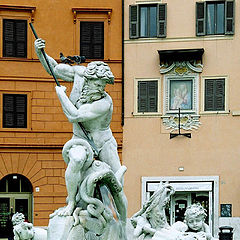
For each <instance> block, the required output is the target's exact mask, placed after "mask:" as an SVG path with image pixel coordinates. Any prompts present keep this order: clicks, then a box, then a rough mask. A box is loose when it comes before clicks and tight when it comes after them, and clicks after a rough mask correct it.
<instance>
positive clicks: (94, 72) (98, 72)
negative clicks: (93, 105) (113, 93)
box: [84, 61, 114, 84]
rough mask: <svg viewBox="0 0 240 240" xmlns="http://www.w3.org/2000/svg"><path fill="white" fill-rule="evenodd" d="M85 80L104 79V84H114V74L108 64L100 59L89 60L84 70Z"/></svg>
mask: <svg viewBox="0 0 240 240" xmlns="http://www.w3.org/2000/svg"><path fill="white" fill-rule="evenodd" d="M84 78H85V80H98V79H101V80H105V82H106V84H114V76H113V73H112V72H111V70H110V67H109V66H108V64H106V63H104V62H102V61H93V62H90V63H89V64H88V65H87V67H86V70H85V72H84Z"/></svg>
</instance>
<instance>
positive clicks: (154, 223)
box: [131, 183, 174, 240]
mask: <svg viewBox="0 0 240 240" xmlns="http://www.w3.org/2000/svg"><path fill="white" fill-rule="evenodd" d="M173 193H174V189H173V187H172V186H171V185H169V184H167V183H160V184H159V187H158V189H157V190H156V191H155V192H154V194H153V195H152V196H151V197H150V199H149V200H148V201H147V202H146V203H145V204H144V205H143V207H142V208H141V209H140V211H139V212H137V213H136V214H134V215H133V216H132V218H131V222H132V224H133V226H134V228H135V229H134V234H133V235H134V237H135V238H137V239H144V240H145V239H146V240H147V239H152V236H154V234H155V233H156V231H158V230H161V229H163V228H168V227H169V224H168V223H167V219H166V214H165V207H166V205H167V203H168V202H169V201H170V196H171V195H172V194H173Z"/></svg>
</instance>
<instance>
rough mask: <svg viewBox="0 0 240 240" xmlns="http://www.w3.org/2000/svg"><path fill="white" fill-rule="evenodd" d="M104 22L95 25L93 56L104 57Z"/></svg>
mask: <svg viewBox="0 0 240 240" xmlns="http://www.w3.org/2000/svg"><path fill="white" fill-rule="evenodd" d="M103 41H104V23H103V22H101V23H96V24H94V25H93V58H97V59H103V58H104V42H103Z"/></svg>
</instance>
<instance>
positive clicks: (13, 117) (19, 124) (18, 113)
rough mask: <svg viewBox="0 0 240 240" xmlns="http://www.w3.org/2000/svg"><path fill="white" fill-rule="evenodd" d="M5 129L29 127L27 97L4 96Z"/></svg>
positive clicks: (23, 95) (19, 95)
mask: <svg viewBox="0 0 240 240" xmlns="http://www.w3.org/2000/svg"><path fill="white" fill-rule="evenodd" d="M3 127H4V128H26V127H27V95H25V94H3Z"/></svg>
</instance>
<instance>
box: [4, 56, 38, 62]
mask: <svg viewBox="0 0 240 240" xmlns="http://www.w3.org/2000/svg"><path fill="white" fill-rule="evenodd" d="M0 61H13V62H33V61H34V62H39V60H38V59H30V58H17V57H0Z"/></svg>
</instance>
